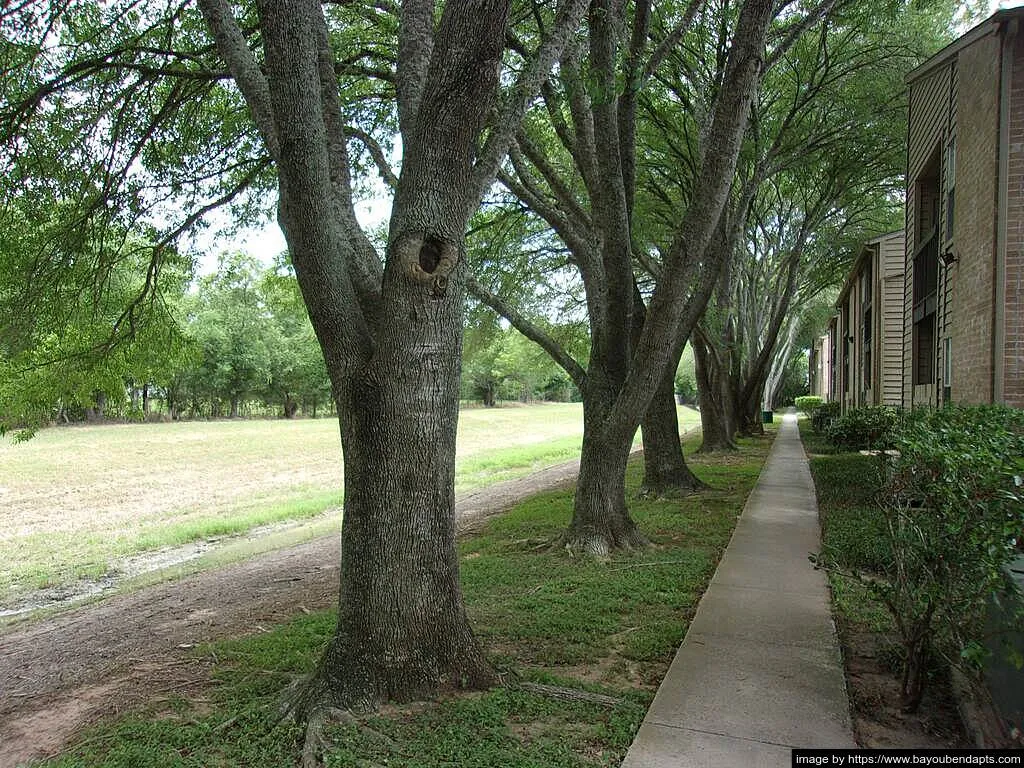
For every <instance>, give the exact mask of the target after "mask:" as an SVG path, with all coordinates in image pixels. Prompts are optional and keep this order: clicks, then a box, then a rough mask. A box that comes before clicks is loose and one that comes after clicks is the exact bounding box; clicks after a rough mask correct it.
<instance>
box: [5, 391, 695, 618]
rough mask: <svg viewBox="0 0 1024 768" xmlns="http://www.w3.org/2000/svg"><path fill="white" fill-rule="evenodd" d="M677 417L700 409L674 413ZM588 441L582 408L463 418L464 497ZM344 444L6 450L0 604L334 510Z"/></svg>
mask: <svg viewBox="0 0 1024 768" xmlns="http://www.w3.org/2000/svg"><path fill="white" fill-rule="evenodd" d="M680 420H681V422H682V423H683V424H684V425H693V424H695V423H696V414H695V413H694V412H693V411H691V410H689V409H680ZM581 434H582V417H581V407H580V405H579V404H569V403H566V404H549V405H535V406H527V407H516V408H498V409H490V408H489V409H469V410H466V411H465V412H463V413H462V415H461V418H460V432H459V438H458V460H457V463H456V473H457V474H456V489H457V491H458V492H464V491H468V490H471V489H474V488H478V487H480V486H482V485H486V484H489V483H493V482H496V481H499V480H504V479H509V478H512V477H516V476H522V475H526V474H528V473H530V472H533V471H535V470H536V469H538V468H540V467H542V466H546V465H550V464H555V463H558V462H560V461H565V460H568V459H571V458H572V457H573V456H578V455H579V440H580V435H581ZM338 446H339V443H338V423H337V421H336V420H335V419H299V420H268V421H263V420H255V421H240V420H230V421H213V422H207V421H199V422H178V423H171V424H132V425H103V426H82V427H68V428H56V429H47V430H43V431H41V432H39V433H38V434H37V435H36V437H35V438H34V439H33V440H31V441H29V442H27V443H22V444H19V445H13V444H11V443H10V442H9V441H5V442H0V608H2V607H4V606H6V605H10V604H11V603H12V602H13V601H14V600H15V598H17V597H19V596H21V597H24V596H26V595H31V594H32V593H33V592H35V591H37V590H39V589H54V590H57V591H58V592H59V591H61V590H62V589H64V588H66V587H69V586H72V585H74V584H75V583H76V582H77V581H79V580H81V579H84V580H94V579H99V578H102V577H104V576H107V575H110V574H113V573H117V572H118V571H119V570H123V569H124V562H123V561H124V560H125V558H130V557H132V556H133V555H137V554H138V553H142V552H147V551H152V550H155V549H158V548H161V547H167V546H176V545H181V544H185V543H188V542H193V541H204V540H206V539H208V538H211V537H222V536H230V535H235V534H240V533H244V532H247V531H251V530H253V529H255V528H257V527H259V526H266V525H268V524H275V523H281V522H287V521H295V520H309V519H311V518H317V517H318V516H321V515H322V514H323V513H324V512H325V510H329V509H338V508H339V507H340V504H341V501H342V496H341V491H340V488H341V482H342V466H341V453H340V451H339V450H338ZM297 456H301V457H302V460H301V461H297V460H296V457H297ZM336 522H337V521H336V520H335V522H334V525H336ZM317 530H318V531H319V532H322V531H323V529H322V527H321V528H320V529H317Z"/></svg>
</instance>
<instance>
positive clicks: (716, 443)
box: [693, 334, 736, 453]
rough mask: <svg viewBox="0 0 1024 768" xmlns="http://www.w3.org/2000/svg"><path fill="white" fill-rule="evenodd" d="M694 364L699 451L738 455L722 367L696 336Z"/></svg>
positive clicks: (711, 351) (694, 341)
mask: <svg viewBox="0 0 1024 768" xmlns="http://www.w3.org/2000/svg"><path fill="white" fill-rule="evenodd" d="M693 360H694V369H695V373H696V377H697V394H698V397H699V399H700V425H701V431H702V433H703V441H702V442H701V446H700V449H699V451H700V453H718V452H721V451H735V450H736V443H734V442H733V439H732V437H733V434H734V433H733V426H732V425H733V419H732V408H731V401H730V398H729V397H728V396H727V393H726V391H725V387H724V385H723V382H722V376H721V374H722V370H721V365H720V364H719V363H718V362H717V361H716V360H715V359H714V351H713V350H711V349H709V348H708V345H707V344H706V343H705V342H704V340H703V339H701V338H699V337H698V336H697V335H696V334H695V336H694V340H693Z"/></svg>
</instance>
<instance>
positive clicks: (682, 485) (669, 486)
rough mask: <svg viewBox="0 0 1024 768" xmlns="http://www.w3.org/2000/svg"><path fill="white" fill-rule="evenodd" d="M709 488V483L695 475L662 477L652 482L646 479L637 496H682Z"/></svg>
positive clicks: (659, 497)
mask: <svg viewBox="0 0 1024 768" xmlns="http://www.w3.org/2000/svg"><path fill="white" fill-rule="evenodd" d="M707 488H708V484H707V483H705V482H704V481H703V480H701V479H700V478H698V477H696V476H694V475H687V476H682V477H670V478H662V479H659V480H656V481H651V482H648V481H647V480H646V479H645V480H644V483H643V485H641V486H640V492H639V493H638V494H637V496H638V498H641V499H662V498H666V497H669V498H682V497H684V496H689V495H691V494H694V493H699V492H700V491H703V490H706V489H707Z"/></svg>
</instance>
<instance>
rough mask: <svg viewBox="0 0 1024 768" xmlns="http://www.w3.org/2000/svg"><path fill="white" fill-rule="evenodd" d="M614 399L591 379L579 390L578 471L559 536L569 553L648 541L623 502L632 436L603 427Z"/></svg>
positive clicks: (601, 553) (605, 551)
mask: <svg viewBox="0 0 1024 768" xmlns="http://www.w3.org/2000/svg"><path fill="white" fill-rule="evenodd" d="M593 373H594V366H593V364H592V365H591V374H592V375H593ZM614 399H615V398H614V390H612V389H610V388H609V387H607V386H604V387H602V386H600V382H599V381H598V380H595V379H594V378H591V379H590V380H588V385H587V387H586V388H585V389H584V391H583V448H582V452H581V454H580V473H579V476H578V477H577V479H576V496H575V498H574V501H573V510H572V522H571V523H570V524H569V529H568V530H567V531H566V532H565V534H564V535H563V544H564V546H565V547H566V549H568V550H569V551H570V552H571V553H581V554H588V555H592V556H595V557H607V556H608V555H609V554H610V553H611V552H612V551H613V550H631V549H638V548H641V547H644V546H646V545H647V543H648V542H647V539H646V538H645V537H644V535H643V534H642V533H640V531H639V529H638V528H637V527H636V523H634V522H633V518H632V517H630V515H629V508H628V507H627V506H626V464H627V463H628V461H629V452H630V449H631V448H632V445H633V440H632V436H630V437H628V438H625V439H610V438H609V437H608V436H607V434H606V433H605V432H604V431H603V429H602V428H603V426H604V423H605V418H606V414H607V412H608V410H609V407H610V404H611V403H612V402H614Z"/></svg>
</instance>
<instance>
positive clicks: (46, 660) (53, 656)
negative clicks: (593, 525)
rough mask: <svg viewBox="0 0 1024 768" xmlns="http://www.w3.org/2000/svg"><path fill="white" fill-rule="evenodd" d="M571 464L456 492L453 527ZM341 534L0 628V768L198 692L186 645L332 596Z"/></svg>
mask: <svg viewBox="0 0 1024 768" xmlns="http://www.w3.org/2000/svg"><path fill="white" fill-rule="evenodd" d="M578 466H579V464H578V462H567V463H565V464H562V465H559V466H557V467H552V468H550V469H547V470H544V471H542V472H538V473H535V474H534V475H531V476H529V477H526V478H521V479H518V480H511V481H508V482H505V483H500V484H497V485H494V486H491V487H490V488H486V489H484V490H480V491H476V492H474V493H472V494H468V495H466V496H464V497H462V498H460V499H459V501H458V503H457V505H456V513H457V516H458V527H459V530H460V533H464V532H466V531H468V530H470V529H471V528H474V527H476V526H478V525H479V524H480V523H481V522H482V521H483V520H485V519H487V518H488V517H491V516H494V515H496V514H499V513H501V512H503V511H504V510H506V509H508V508H509V507H510V506H512V505H513V504H515V503H516V502H518V501H520V500H521V499H524V498H526V497H528V496H530V495H532V494H535V493H539V492H541V491H544V490H549V489H552V488H558V487H563V486H564V485H565V484H567V483H570V482H571V481H572V479H573V478H574V477H575V475H576V472H577V471H578ZM339 559H340V537H339V536H336V535H335V536H329V537H323V538H319V539H315V540H313V541H310V542H307V543H305V544H301V545H298V546H295V547H290V548H287V549H281V550H277V551H273V552H269V553H266V554H264V555H261V556H259V557H256V558H254V559H252V560H248V561H246V562H241V563H236V564H234V565H230V566H226V567H223V568H220V569H217V570H210V571H204V572H201V573H196V574H193V575H190V576H187V577H185V578H182V579H181V580H179V581H176V582H173V583H164V584H159V585H156V586H153V587H148V588H146V589H142V590H139V591H137V592H132V593H128V594H121V595H116V596H113V597H110V598H108V599H106V600H103V601H102V602H99V603H96V604H92V605H87V606H82V607H80V608H77V609H74V610H71V611H68V612H67V613H63V614H60V615H57V616H53V617H50V618H47V619H43V620H40V621H36V622H28V623H26V624H24V625H18V626H15V627H12V628H8V629H7V630H6V631H4V632H3V633H2V634H0V692H2V696H0V768H14V766H17V765H20V764H22V763H24V762H25V761H28V760H31V759H34V758H43V757H47V756H50V755H53V754H55V753H58V752H59V751H60V749H61V748H62V746H63V745H64V744H66V743H67V742H68V740H69V739H70V738H71V737H72V736H74V734H76V733H77V732H79V731H80V730H81V729H82V727H84V726H86V725H88V724H90V723H92V722H95V721H96V720H97V719H99V718H102V717H106V716H108V715H112V714H117V713H119V712H124V711H128V710H132V709H136V708H138V707H139V706H140V705H142V704H143V703H152V702H153V701H154V700H159V698H160V697H161V696H166V695H167V694H168V693H169V692H171V691H178V692H180V691H187V690H193V689H194V690H201V688H202V687H203V685H204V684H205V681H206V679H207V678H208V672H209V663H208V662H207V661H204V660H201V659H197V658H196V656H195V655H194V651H193V649H194V647H195V646H197V645H199V644H201V643H204V642H208V641H211V640H217V639H221V638H225V637H235V636H239V635H245V634H249V633H254V632H260V631H264V630H265V628H267V627H269V626H270V625H272V624H274V623H280V622H283V621H286V620H288V619H289V618H291V617H293V616H294V615H295V614H296V612H298V611H302V610H303V609H305V610H316V609H320V608H325V607H328V606H330V605H331V604H333V602H334V601H335V599H336V597H337V589H338V578H339Z"/></svg>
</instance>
